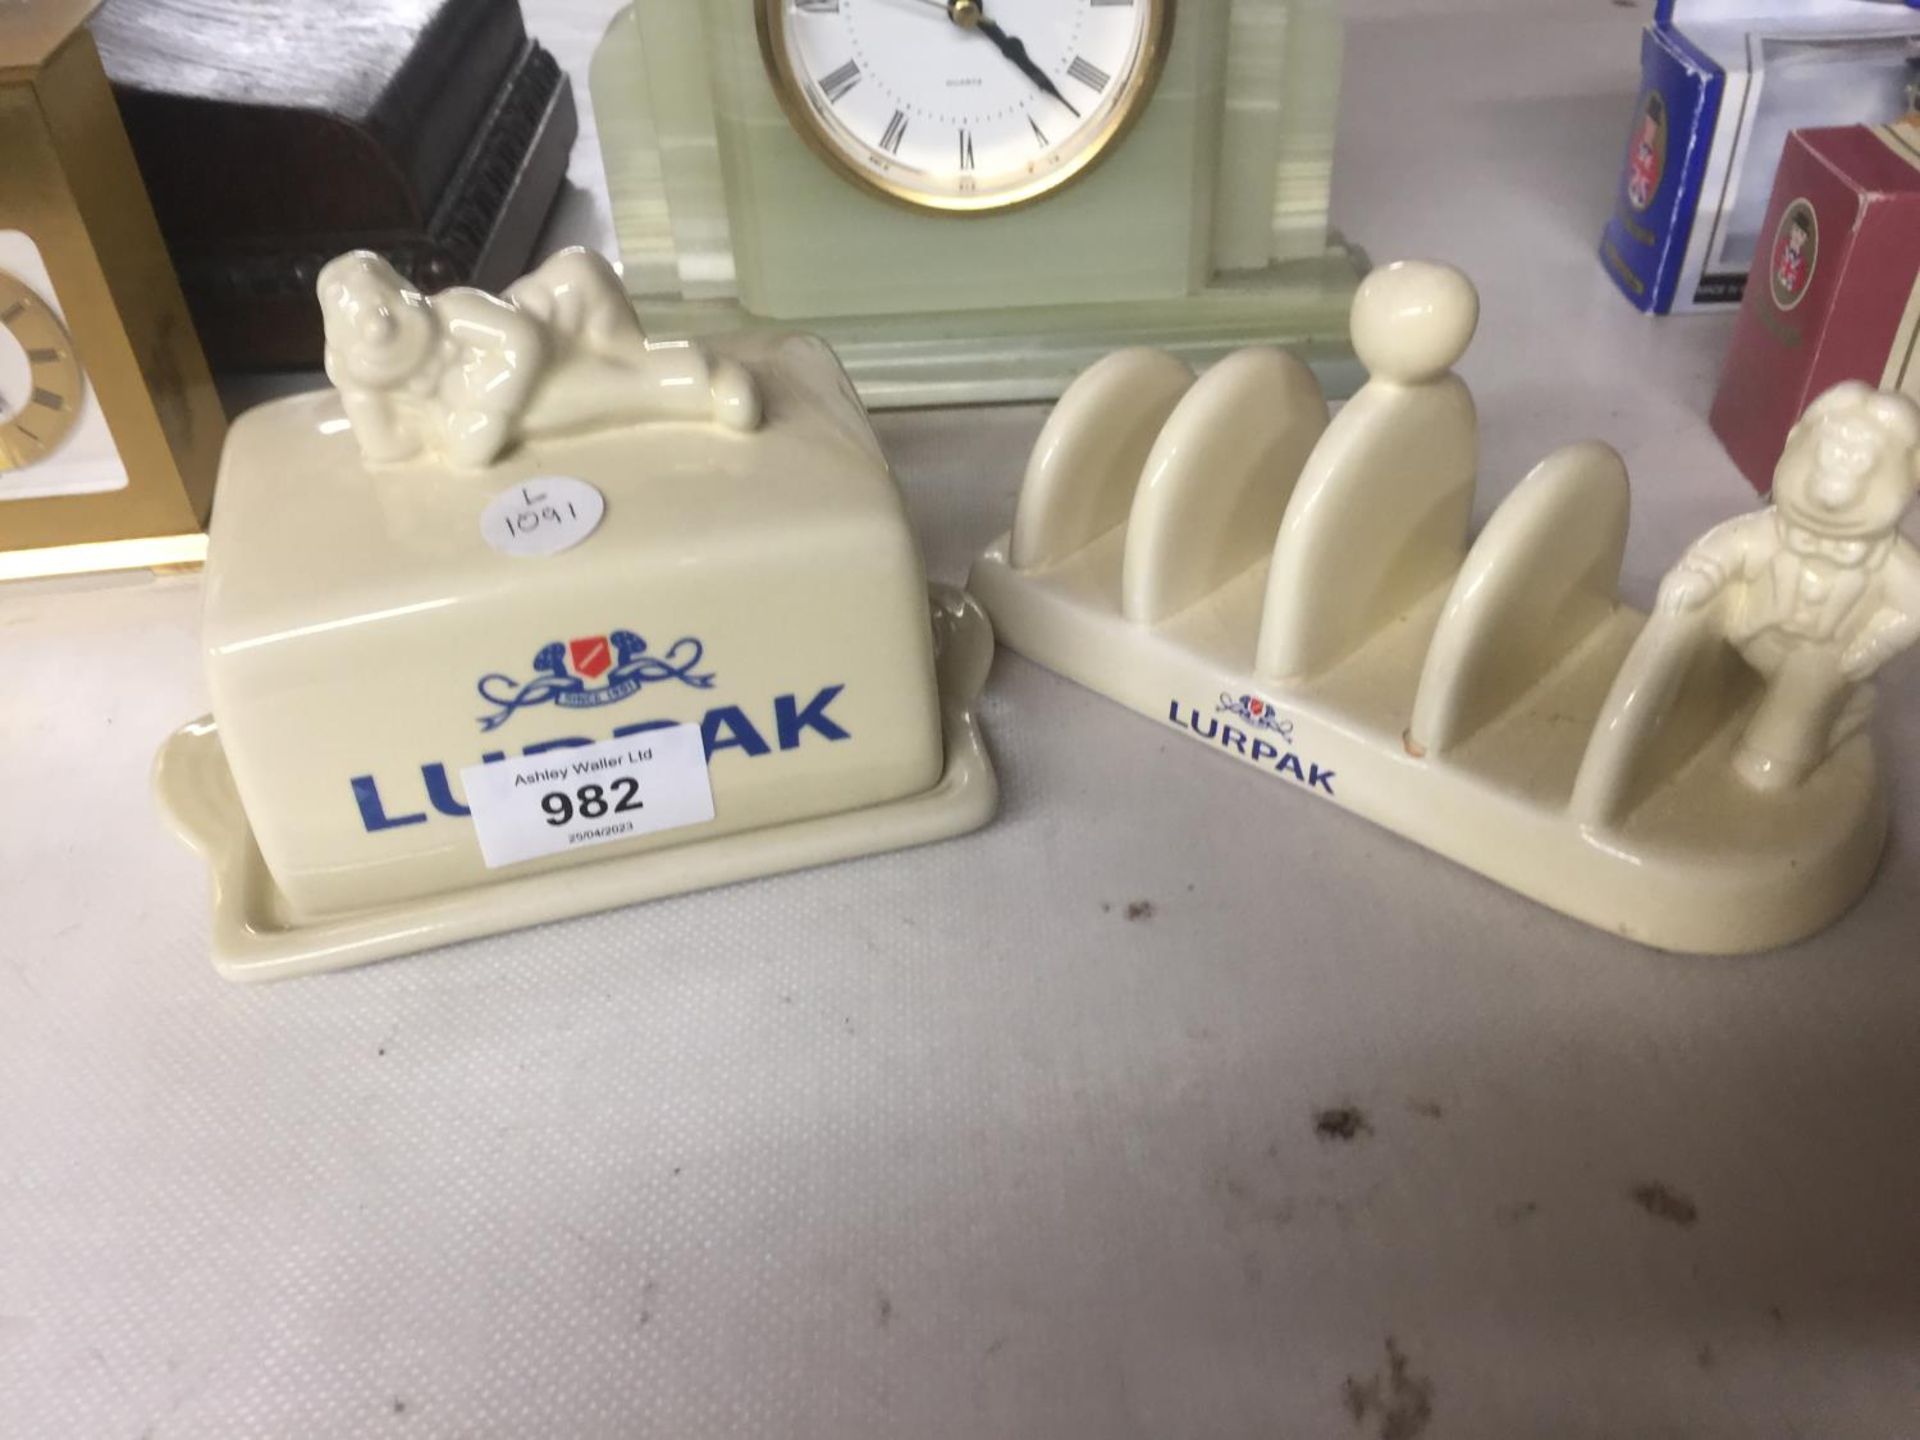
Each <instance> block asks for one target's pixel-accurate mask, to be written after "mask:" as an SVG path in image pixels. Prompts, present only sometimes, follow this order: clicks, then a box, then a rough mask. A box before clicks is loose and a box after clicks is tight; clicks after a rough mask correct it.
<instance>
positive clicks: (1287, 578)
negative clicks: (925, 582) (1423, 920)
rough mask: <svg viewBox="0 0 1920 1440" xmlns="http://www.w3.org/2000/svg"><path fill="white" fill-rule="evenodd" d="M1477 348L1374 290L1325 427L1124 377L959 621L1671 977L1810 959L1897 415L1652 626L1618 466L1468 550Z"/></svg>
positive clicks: (1219, 376)
mask: <svg viewBox="0 0 1920 1440" xmlns="http://www.w3.org/2000/svg"><path fill="white" fill-rule="evenodd" d="M1477 319H1478V297H1477V296H1476V295H1475V293H1474V290H1473V287H1472V286H1471V285H1470V284H1469V283H1468V281H1467V280H1466V278H1465V277H1464V276H1462V275H1461V274H1459V273H1458V272H1457V271H1454V270H1451V269H1448V268H1445V267H1442V266H1436V265H1428V264H1419V263H1408V264H1402V265H1395V266H1390V267H1387V268H1385V269H1382V270H1379V271H1376V272H1375V273H1374V274H1373V275H1372V276H1371V277H1369V278H1368V279H1367V280H1366V281H1365V282H1364V284H1363V286H1362V287H1361V290H1360V292H1359V294H1358V296H1357V297H1356V299H1355V302H1354V306H1353V314H1352V330H1353V342H1354V347H1355V350H1356V351H1357V353H1358V354H1359V356H1360V359H1361V360H1362V362H1363V363H1364V364H1365V365H1366V367H1367V369H1368V371H1369V374H1370V376H1371V379H1370V380H1369V382H1368V383H1367V384H1366V385H1365V386H1364V387H1363V388H1362V389H1361V390H1360V392H1359V393H1358V394H1357V395H1355V396H1354V398H1353V399H1352V400H1351V401H1349V402H1348V403H1347V404H1346V406H1345V407H1344V408H1343V409H1342V410H1341V411H1340V412H1339V414H1337V415H1335V416H1333V417H1332V418H1331V419H1329V414H1328V408H1327V405H1326V403H1325V401H1324V400H1323V399H1322V397H1321V394H1320V392H1319V389H1318V387H1317V385H1316V384H1315V382H1314V379H1313V377H1312V375H1311V374H1310V373H1309V372H1308V371H1307V370H1306V368H1305V367H1304V366H1302V365H1300V364H1299V363H1297V362H1296V361H1294V360H1293V359H1291V358H1290V357H1288V356H1286V355H1284V354H1282V353H1280V352H1278V351H1273V350H1246V351H1241V352H1239V353H1238V354H1235V355H1233V356H1231V357H1230V358H1228V359H1227V360H1225V361H1224V362H1222V363H1221V364H1220V365H1218V366H1216V367H1215V368H1214V369H1212V370H1210V371H1208V372H1207V373H1206V374H1205V375H1204V376H1203V377H1202V378H1200V379H1199V380H1197V381H1196V380H1195V379H1194V377H1193V375H1192V374H1191V373H1190V372H1189V371H1188V370H1187V369H1186V367H1185V366H1183V365H1181V364H1180V363H1178V362H1177V361H1175V360H1173V359H1171V358H1169V357H1168V356H1166V355H1164V354H1161V353H1158V352H1153V351H1144V350H1130V351H1121V352H1118V353H1116V354H1113V355H1110V356H1108V357H1107V358H1106V359H1104V360H1102V361H1100V362H1099V363H1097V364H1095V365H1094V366H1092V367H1091V368H1090V369H1088V370H1087V371H1086V372H1085V373H1084V374H1082V375H1081V376H1080V378H1079V379H1078V380H1077V381H1075V382H1074V384H1073V385H1072V387H1071V388H1069V389H1068V391H1067V392H1066V393H1065V394H1064V395H1063V396H1062V398H1061V400H1060V402H1059V405H1058V407H1057V408H1056V409H1055V410H1054V412H1053V414H1052V416H1051V417H1050V419H1049V420H1048V422H1047V424H1046V426H1045V428H1044V430H1043V431H1042V433H1041V436H1040V439H1039V442H1038V444H1037V445H1036V446H1035V448H1034V451H1033V456H1032V460H1031V462H1030V464H1029V466H1028V468H1027V473H1026V477H1025V481H1024V484H1023V486H1022V489H1021V492H1020V497H1019V502H1018V507H1017V510H1016V513H1015V516H1014V523H1013V529H1012V531H1011V533H1010V534H1009V535H1007V536H1005V537H1003V538H1002V539H1001V540H999V541H998V542H996V543H995V544H994V545H993V546H991V547H990V548H989V549H988V550H987V552H986V554H985V555H984V556H982V558H981V559H980V560H979V561H978V562H977V563H976V564H975V566H974V569H973V573H972V578H971V580H970V582H969V588H970V589H971V590H972V592H973V593H974V594H976V595H978V596H979V598H980V600H981V602H982V604H984V605H985V606H986V608H987V611H988V613H989V614H990V615H991V617H992V619H993V623H994V628H995V631H996V633H997V635H998V636H999V638H1000V639H1001V640H1002V641H1003V642H1004V643H1006V644H1007V645H1009V646H1011V647H1012V648H1014V649H1016V650H1019V651H1020V652H1022V653H1023V654H1025V655H1027V656H1029V657H1031V658H1032V659H1034V660H1037V661H1038V662H1040V663H1041V664H1043V665H1045V666H1047V667H1049V668H1051V669H1054V670H1057V671H1059V672H1060V673H1061V674H1063V675H1066V676H1068V677H1070V678H1072V679H1074V680H1076V681H1078V682H1080V683H1081V684H1083V685H1086V686H1088V687H1090V688H1092V689H1094V690H1097V691H1099V692H1100V693H1102V694H1104V695H1107V696H1110V697H1111V698H1113V699H1115V700H1118V701H1120V702H1121V703H1122V704H1125V705H1127V706H1129V707H1131V708H1133V709H1135V710H1138V711H1140V712H1141V713H1142V714H1144V715H1148V716H1151V717H1152V718H1153V719H1154V720H1156V721H1157V722H1159V723H1160V724H1162V725H1166V726H1170V727H1172V728H1173V729H1174V730H1176V731H1177V732H1179V733H1180V734H1182V735H1185V736H1187V737H1188V738H1190V739H1192V740H1195V741H1197V742H1198V743H1200V744H1202V745H1205V746H1207V747H1208V748H1210V749H1213V750H1216V751H1218V752H1220V753H1222V754H1224V755H1227V756H1230V757H1231V758H1232V759H1233V760H1234V761H1235V762H1236V763H1238V764H1241V765H1244V766H1247V767H1249V768H1251V769H1254V770H1257V771H1259V772H1261V773H1262V774H1263V775H1265V776H1267V777H1269V778H1272V779H1275V780H1278V781H1280V782H1281V783H1283V784H1287V785H1291V786H1292V787H1294V788H1296V789H1299V790H1302V791H1305V792H1307V793H1308V794H1311V795H1316V796H1319V797H1320V798H1321V799H1324V800H1332V801H1334V802H1336V803H1338V804H1341V805H1344V806H1346V807H1348V808H1349V809H1352V810H1354V811H1356V812H1358V813H1359V814H1361V815H1364V816H1366V817H1367V818H1369V819H1372V820H1374V821H1376V822H1378V823H1380V824H1382V825H1385V826H1387V827H1389V828H1391V829H1393V830H1396V831H1399V832H1400V833H1401V834H1403V835H1406V836H1408V837H1409V838H1411V839H1413V840H1416V841H1418V842H1419V843H1420V844H1422V845H1425V846H1427V847H1429V848H1431V849H1433V850H1436V851H1438V852H1439V853H1441V854H1443V855H1446V856H1449V857H1450V858H1452V859H1455V860H1457V861H1459V862H1461V863H1462V864H1465V865H1468V866H1471V867H1472V868H1474V869H1476V870H1479V871H1481V872H1482V873H1483V874H1485V875H1488V876H1490V877H1491V878H1493V879H1495V880H1497V881H1499V882H1501V883H1502V884H1505V885H1508V886H1511V887H1512V888H1513V889H1515V890H1518V891H1520V892H1521V893H1523V894H1526V895H1529V896H1532V897H1533V898H1535V899H1537V900H1539V901H1542V902H1544V903H1545V904H1548V905H1551V906H1553V907H1555V908H1556V909H1559V910H1562V911H1564V912H1566V913H1567V914H1569V915H1573V916H1576V917H1578V918H1580V919H1582V920H1585V921H1587V922H1589V923H1591V924H1594V925H1598V926H1603V927H1605V928H1608V929H1610V930H1614V931H1617V932H1618V933H1620V934H1622V935H1626V936H1630V937H1633V938H1636V939H1639V940H1642V941H1644V942H1646V943H1648V944H1651V945H1655V946H1659V947H1662V948H1666V949H1673V950H1682V951H1697V952H1716V953H1729V952H1739V951H1748V950H1755V949H1760V948H1764V947H1767V946H1772V945H1777V944H1781V943H1784V942H1786V941H1790V940H1793V939H1795V938H1797V937H1799V936H1802V935H1805V934H1807V933H1809V932H1811V931H1813V930H1815V929H1817V928H1819V927H1820V926H1821V925H1823V924H1825V923H1826V922H1828V921H1829V920H1831V919H1833V918H1834V917H1835V916H1836V915H1838V914H1839V913H1840V912H1841V911H1842V910H1843V909H1845V908H1846V907H1847V905H1849V904H1850V903H1851V902H1852V901H1853V900H1854V899H1855V898H1856V897H1857V896H1858V895H1859V893H1860V892H1861V891H1862V890H1863V889H1864V888H1865V886H1866V885H1867V883H1868V882H1869V880H1870V879H1871V878H1872V874H1873V871H1874V869H1875V866H1876V864H1877V862H1878V859H1879V855H1880V851H1881V848H1882V845H1883V843H1884V837H1885V829H1886V810H1885V804H1884V800H1883V794H1882V787H1881V783H1880V779H1879V777H1878V774H1877V772H1876V768H1875V756H1874V749H1873V744H1872V740H1871V736H1870V734H1869V733H1868V730H1867V728H1866V726H1865V720H1866V718H1867V713H1868V710H1869V707H1870V704H1871V696H1872V691H1871V687H1870V686H1868V685H1867V684H1866V683H1865V682H1866V681H1867V680H1868V679H1869V677H1870V676H1871V675H1872V673H1873V672H1874V670H1875V669H1876V668H1877V667H1878V666H1879V665H1881V664H1882V663H1883V662H1884V661H1886V660H1887V659H1888V658H1890V657H1891V656H1892V655H1894V654H1895V653H1897V652H1898V651H1899V650H1901V649H1903V648H1904V647H1905V646H1906V645H1908V644H1909V643H1911V642H1912V641H1913V639H1914V638H1915V635H1916V633H1920V557H1917V556H1916V553H1915V551H1914V549H1913V547H1912V546H1911V545H1909V544H1908V543H1907V542H1906V541H1905V540H1903V539H1901V538H1900V537H1899V536H1898V535H1897V534H1896V533H1895V529H1894V527H1895V524H1896V523H1897V521H1898V520H1899V517H1900V515H1901V513H1902V511H1903V510H1904V509H1905V508H1906V506H1907V505H1908V503H1909V502H1910V501H1911V499H1912V498H1913V495H1914V492H1915V487H1916V484H1920V410H1916V408H1915V407H1914V405H1913V404H1912V402H1911V401H1908V400H1905V399H1903V398H1902V397H1900V396H1897V395H1890V394H1876V393H1875V392H1873V391H1872V390H1870V389H1868V388H1866V387H1864V386H1859V385H1845V386H1841V387H1839V388H1838V389H1836V390H1834V391H1833V392H1831V393H1829V394H1828V395H1826V396H1825V397H1823V398H1822V399H1821V400H1820V401H1818V402H1817V403H1816V404H1814V405H1813V406H1812V407H1811V408H1810V409H1809V410H1808V412H1807V415H1806V416H1805V418H1804V419H1803V420H1802V421H1801V423H1800V425H1799V426H1798V427H1797V428H1796V429H1795V431H1794V432H1793V435H1792V437H1791V438H1790V439H1789V441H1788V444H1787V447H1786V451H1785V454H1784V456H1783V457H1782V459H1781V462H1780V469H1779V473H1778V476H1777V478H1776V481H1775V487H1774V504H1773V507H1772V508H1771V509H1770V510H1767V511H1764V512H1761V513H1758V514H1754V515H1750V516H1746V517H1743V518H1741V519H1738V520H1735V521H1733V522H1730V523H1729V524H1727V525H1725V526H1723V527H1721V528H1720V529H1718V530H1715V531H1714V532H1712V533H1711V534H1709V535H1708V536H1706V537H1705V538H1704V539H1702V540H1701V541H1700V542H1699V543H1698V544H1697V545H1696V546H1694V548H1693V549H1692V550H1690V551H1689V552H1688V553H1687V556H1686V558H1685V559H1684V560H1683V561H1682V562H1681V564H1680V565H1679V567H1678V568H1677V569H1676V570H1675V571H1674V572H1673V573H1672V575H1670V576H1669V578H1668V580H1667V581H1666V583H1665V585H1664V586H1663V588H1662V590H1661V592H1660V598H1659V601H1658V603H1657V604H1656V607H1655V613H1654V615H1653V616H1652V617H1651V618H1649V617H1646V616H1643V615H1641V614H1640V613H1638V612H1637V611H1635V610H1633V609H1631V608H1629V607H1627V606H1626V605H1625V604H1623V603H1622V602H1621V600H1620V598H1619V597H1618V595H1617V593H1616V586H1617V583H1618V577H1619V570H1620V562H1621V557H1622V553H1623V550H1624V547H1625V543H1626V534H1627V476H1626V470H1625V467H1624V465H1623V464H1622V462H1621V460H1620V458H1619V456H1618V455H1616V454H1615V453H1614V452H1613V451H1612V450H1611V449H1609V448H1607V447H1606V446H1604V445H1600V444H1591V443H1589V444H1578V445H1572V446H1569V447H1567V448H1565V449H1562V450H1559V451H1556V452H1555V453H1553V454H1551V455H1549V456H1548V457H1547V458H1546V459H1545V460H1543V461H1541V463H1540V464H1539V465H1538V466H1537V467H1536V468H1535V469H1534V470H1533V471H1532V472H1531V473H1530V474H1529V475H1528V476H1527V477H1526V478H1525V480H1523V481H1522V482H1521V484H1520V485H1519V486H1518V487H1517V488H1516V489H1515V490H1514V491H1513V493H1512V494H1511V495H1510V496H1509V497H1508V498H1507V499H1506V500H1505V502H1504V503H1502V504H1501V506H1500V507H1499V509H1498V510H1497V511H1496V512H1495V513H1494V515H1493V516H1492V518H1491V519H1490V520H1489V522H1488V523H1487V525H1486V526H1485V528H1484V529H1483V530H1482V532H1481V533H1480V535H1479V537H1478V538H1477V539H1476V540H1474V541H1473V543H1472V544H1471V545H1469V543H1468V533H1467V532H1468V521H1469V513H1470V510H1471V508H1472V502H1473V491H1474V481H1475V471H1476V464H1477V420H1476V416H1475V411H1474V404H1473V400H1472V397H1471V396H1470V395H1469V394H1468V391H1467V388H1466V386H1465V385H1464V384H1463V383H1462V382H1461V381H1460V379H1459V378H1458V377H1456V376H1455V375H1454V374H1453V373H1452V370H1451V367H1452V366H1453V365H1454V364H1455V363H1456V362H1457V361H1458V359H1459V357H1460V356H1461V355H1462V354H1463V353H1464V351H1465V350H1466V347H1467V344H1468V342H1469V340H1470V339H1471V338H1472V334H1473V331H1474V328H1475V325H1476V323H1477Z"/></svg>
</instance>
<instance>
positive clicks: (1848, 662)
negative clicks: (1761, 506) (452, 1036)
mask: <svg viewBox="0 0 1920 1440" xmlns="http://www.w3.org/2000/svg"><path fill="white" fill-rule="evenodd" d="M1916 491H1920V406H1916V405H1915V404H1914V402H1913V401H1911V400H1909V399H1908V398H1907V397H1906V396H1904V395H1900V394H1896V393H1893V392H1890V391H1889V392H1884V393H1883V392H1877V391H1875V390H1874V389H1872V388H1871V387H1870V386H1868V385H1865V384H1863V383H1861V382H1859V381H1848V382H1846V383H1844V384H1840V385H1836V386H1835V387H1834V388H1833V389H1831V390H1829V391H1827V392H1826V394H1824V395H1822V396H1821V397H1820V398H1819V399H1818V400H1815V401H1814V402H1813V404H1811V405H1809V406H1808V407H1807V411H1806V414H1805V415H1804V416H1802V417H1801V419H1800V423H1799V424H1798V425H1796V426H1794V428H1793V430H1792V431H1791V432H1789V434H1788V435H1787V444H1786V449H1785V450H1784V452H1783V453H1782V454H1781V456H1780V464H1779V468H1778V469H1776V470H1775V471H1774V476H1773V504H1772V505H1771V506H1770V507H1769V508H1768V509H1767V510H1764V511H1760V512H1758V513H1756V514H1752V515H1742V516H1740V517H1738V518H1737V519H1733V520H1729V521H1727V522H1726V523H1725V524H1724V525H1721V526H1719V527H1717V528H1716V529H1714V530H1711V531H1709V532H1708V533H1707V534H1706V535H1704V536H1702V537H1701V538H1700V539H1699V540H1698V541H1696V542H1695V543H1694V545H1693V548H1692V549H1690V550H1688V551H1687V553H1686V555H1685V556H1684V557H1683V558H1682V559H1681V561H1680V563H1679V565H1677V566H1676V567H1675V568H1674V569H1673V571H1672V573H1670V574H1669V575H1668V576H1667V578H1666V581H1665V582H1664V583H1663V584H1662V585H1661V587H1660V598H1659V602H1658V605H1657V612H1658V614H1659V615H1660V616H1661V617H1668V616H1683V615H1688V614H1692V613H1696V612H1702V611H1710V612H1711V616H1712V623H1713V624H1714V625H1716V626H1717V627H1718V628H1719V629H1720V631H1721V632H1722V633H1723V634H1724V635H1725V636H1726V638H1727V640H1728V641H1729V642H1731V643H1732V644H1733V645H1734V646H1735V647H1736V648H1737V649H1738V650H1739V651H1740V654H1741V655H1742V656H1743V657H1744V658H1745V659H1746V661H1747V663H1748V664H1749V665H1751V666H1753V668H1754V669H1755V670H1756V671H1758V672H1759V673H1760V674H1761V675H1762V676H1763V677H1764V678H1765V680H1766V682H1767V688H1766V692H1765V694H1764V695H1763V696H1762V697H1761V700H1760V703H1759V705H1758V706H1757V707H1756V709H1755V710H1754V713H1753V717H1752V718H1751V719H1750V720H1749V721H1748V722H1747V724H1746V728H1745V730H1744V731H1743V732H1742V734H1741V738H1740V744H1739V748H1738V749H1736V750H1735V752H1734V757H1733V763H1734V767H1735V769H1736V770H1737V771H1738V772H1739V774H1740V776H1741V778H1742V779H1743V780H1745V781H1746V782H1747V783H1748V784H1749V785H1752V786H1753V787H1754V788H1755V789H1757V790H1780V789H1785V788H1787V787H1789V786H1793V785H1797V784H1799V783H1800V782H1801V781H1803V780H1805V779H1806V778H1807V776H1808V775H1809V774H1810V773H1811V772H1812V771H1813V769H1814V768H1815V767H1816V766H1818V765H1819V764H1820V762H1821V761H1823V760H1825V759H1826V757H1827V756H1828V755H1829V754H1831V753H1832V752H1833V751H1834V750H1835V749H1836V748H1838V747H1839V746H1840V745H1841V744H1842V743H1844V742H1845V741H1846V740H1847V739H1848V738H1849V737H1851V736H1852V735H1854V734H1855V733H1856V732H1858V731H1859V730H1860V729H1861V727H1862V726H1863V725H1864V724H1865V723H1866V721H1867V720H1868V718H1869V717H1870V716H1871V714H1872V710H1873V699H1874V690H1873V686H1872V685H1871V684H1869V683H1868V682H1869V681H1870V680H1871V679H1872V677H1873V675H1874V673H1875V672H1876V671H1877V670H1879V669H1880V667H1881V666H1882V665H1884V664H1886V662H1887V661H1888V660H1890V659H1892V658H1893V657H1894V656H1895V655H1897V654H1899V653H1900V652H1901V651H1903V650H1905V649H1906V648H1907V647H1908V646H1910V645H1912V644H1913V642H1914V640H1915V639H1916V638H1920V551H1916V550H1915V548H1914V546H1913V545H1912V543H1911V542H1909V541H1908V540H1906V539H1905V538H1904V537H1903V536H1902V535H1901V534H1900V533H1899V531H1898V529H1897V528H1896V527H1897V526H1898V525H1899V523H1900V517H1901V516H1902V515H1903V514H1904V513H1905V511H1906V509H1907V507H1908V505H1909V504H1911V503H1912V501H1913V498H1914V495H1915V493H1916Z"/></svg>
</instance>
